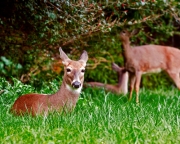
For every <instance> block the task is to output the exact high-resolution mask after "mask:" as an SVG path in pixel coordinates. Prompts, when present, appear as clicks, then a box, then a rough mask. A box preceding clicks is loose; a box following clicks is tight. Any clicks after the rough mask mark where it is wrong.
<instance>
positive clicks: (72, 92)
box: [11, 48, 88, 116]
mask: <svg viewBox="0 0 180 144" xmlns="http://www.w3.org/2000/svg"><path fill="white" fill-rule="evenodd" d="M59 51H60V58H61V60H62V63H63V65H64V77H63V82H62V85H61V87H60V89H59V90H58V91H57V92H56V93H55V94H51V95H45V94H35V93H32V94H25V95H22V96H20V97H19V98H18V99H17V100H16V101H15V103H14V104H13V106H12V108H11V111H12V112H13V113H14V114H16V115H23V114H25V113H28V114H31V115H32V116H35V115H38V114H45V115H47V114H48V112H49V111H59V112H62V111H63V110H67V111H71V110H73V108H74V107H75V106H76V103H77V100H78V97H79V95H80V92H81V89H82V86H83V82H84V72H85V66H86V62H87V60H88V55H87V52H86V51H84V52H83V53H82V55H81V57H80V60H78V61H73V60H71V59H69V58H68V56H67V55H66V54H65V53H64V52H63V50H62V49H61V48H59Z"/></svg>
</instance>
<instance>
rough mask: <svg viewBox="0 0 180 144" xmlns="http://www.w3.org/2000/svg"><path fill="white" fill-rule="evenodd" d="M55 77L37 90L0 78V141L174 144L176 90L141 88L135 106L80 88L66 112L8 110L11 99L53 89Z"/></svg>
mask: <svg viewBox="0 0 180 144" xmlns="http://www.w3.org/2000/svg"><path fill="white" fill-rule="evenodd" d="M59 83H60V82H59V81H57V80H55V81H53V82H52V83H50V84H48V85H44V86H43V87H42V89H40V90H36V89H35V88H33V87H31V86H29V85H24V84H22V83H20V82H19V81H17V80H14V84H9V83H8V82H7V81H5V80H4V79H3V78H0V91H1V90H3V92H2V93H1V94H0V129H1V130H0V143H2V144H6V143H14V144H26V143H35V144H46V143H48V144H53V143H63V144H66V143H72V144H74V143H83V144H84V143H87V144H99V143H102V144H121V143H122V144H128V143H129V144H132V143H136V144H138V143H142V144H144V143H154V144H164V143H166V144H171V143H172V144H179V143H180V92H179V91H178V90H177V89H176V88H169V89H160V90H146V89H141V92H140V101H141V102H140V104H139V105H136V103H135V99H133V100H132V101H131V102H128V101H127V98H126V97H125V96H122V95H121V96H117V95H113V94H111V93H107V92H105V91H104V90H102V89H100V90H98V89H94V90H93V89H91V88H88V89H84V90H83V92H82V94H81V97H80V99H79V101H78V103H77V107H76V108H75V110H74V111H73V112H72V113H70V114H66V115H65V114H63V115H60V114H58V113H51V114H50V115H48V117H46V118H45V117H43V116H38V117H35V118H32V117H30V116H24V117H17V116H14V115H12V114H11V113H10V112H9V109H10V107H11V105H12V104H13V102H14V101H15V99H16V98H17V97H18V96H19V95H21V94H25V93H29V92H39V93H54V92H55V91H56V90H57V89H58V87H59Z"/></svg>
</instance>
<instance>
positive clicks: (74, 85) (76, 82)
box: [72, 81, 81, 88]
mask: <svg viewBox="0 0 180 144" xmlns="http://www.w3.org/2000/svg"><path fill="white" fill-rule="evenodd" d="M72 86H73V87H74V88H79V87H80V86H81V83H80V82H78V81H75V82H73V83H72Z"/></svg>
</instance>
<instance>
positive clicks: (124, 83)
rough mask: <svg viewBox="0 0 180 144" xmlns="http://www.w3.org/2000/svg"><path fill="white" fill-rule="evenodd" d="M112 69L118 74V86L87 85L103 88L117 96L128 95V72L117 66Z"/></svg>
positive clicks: (89, 83)
mask: <svg viewBox="0 0 180 144" xmlns="http://www.w3.org/2000/svg"><path fill="white" fill-rule="evenodd" d="M112 69H113V70H115V71H116V72H117V73H118V84H116V85H112V84H104V83H100V82H88V83H86V85H88V86H91V87H101V88H104V89H105V90H106V91H110V92H113V93H116V94H127V93H128V72H127V71H125V69H124V68H121V67H119V66H118V65H117V64H115V63H113V64H112Z"/></svg>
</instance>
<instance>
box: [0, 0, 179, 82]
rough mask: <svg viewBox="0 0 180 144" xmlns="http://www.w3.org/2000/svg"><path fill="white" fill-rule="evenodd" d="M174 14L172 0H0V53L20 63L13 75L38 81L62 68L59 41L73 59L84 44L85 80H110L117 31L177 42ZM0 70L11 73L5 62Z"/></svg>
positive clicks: (143, 39) (139, 40) (136, 40)
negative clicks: (132, 31) (85, 59)
mask: <svg viewBox="0 0 180 144" xmlns="http://www.w3.org/2000/svg"><path fill="white" fill-rule="evenodd" d="M179 15H180V4H179V2H178V0H175V1H168V2H167V1H163V0H157V1H156V0H148V1H143V0H142V1H141V0H136V1H128V2H127V1H126V0H123V1H95V0H91V1H64V0H61V1H58V0H45V1H43V0H40V1H37V0H27V1H21V0H17V1H15V0H14V1H9V0H4V1H1V2H0V30H1V34H0V45H1V51H2V52H1V53H0V56H3V57H5V58H6V59H8V60H10V61H11V62H12V63H13V64H15V65H18V64H19V65H21V66H22V69H18V67H17V66H14V68H15V69H17V70H16V71H17V74H16V75H14V76H16V77H18V78H19V79H21V81H23V82H29V80H30V79H31V80H32V79H33V80H34V82H33V83H41V80H40V79H42V78H43V79H46V80H52V78H53V77H55V76H57V75H59V74H62V73H61V72H62V65H61V63H60V62H59V61H60V60H59V54H58V47H59V46H61V47H62V48H63V49H64V50H65V51H66V52H69V53H70V55H72V58H73V59H76V58H77V57H78V56H79V55H80V53H81V52H82V50H83V49H86V50H87V51H88V53H89V57H90V60H89V65H88V71H87V75H86V80H96V81H102V82H109V83H115V80H114V79H116V78H115V76H114V73H113V72H111V62H116V63H118V64H119V65H122V66H123V58H122V53H121V43H120V42H119V39H118V36H117V34H118V33H119V31H120V30H121V29H125V28H126V29H129V30H132V29H134V28H140V29H141V32H140V33H139V34H138V36H136V37H133V38H132V43H133V44H134V45H142V44H149V43H154V44H163V45H172V46H179V44H178V42H177V41H175V36H176V37H177V36H178V35H179V34H180V33H179V23H180V22H179ZM0 66H1V67H2V62H1V64H0ZM57 67H59V68H57ZM3 71H8V72H6V74H7V75H6V76H7V77H9V75H10V74H11V73H13V72H10V71H9V68H8V67H3ZM13 71H14V70H13ZM159 81H160V80H159Z"/></svg>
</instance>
